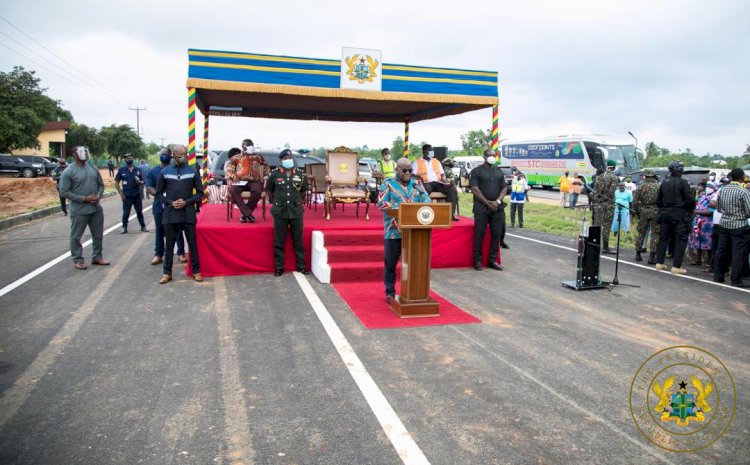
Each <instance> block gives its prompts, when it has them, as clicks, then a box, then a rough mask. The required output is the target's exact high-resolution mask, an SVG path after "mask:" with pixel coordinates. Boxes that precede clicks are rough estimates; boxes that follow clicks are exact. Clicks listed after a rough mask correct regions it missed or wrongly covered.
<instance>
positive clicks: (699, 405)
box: [652, 375, 713, 426]
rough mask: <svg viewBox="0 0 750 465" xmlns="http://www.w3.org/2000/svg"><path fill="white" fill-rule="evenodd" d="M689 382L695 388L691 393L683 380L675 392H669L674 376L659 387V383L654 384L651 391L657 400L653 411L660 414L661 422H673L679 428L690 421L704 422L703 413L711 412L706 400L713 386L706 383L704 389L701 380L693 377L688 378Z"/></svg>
mask: <svg viewBox="0 0 750 465" xmlns="http://www.w3.org/2000/svg"><path fill="white" fill-rule="evenodd" d="M690 380H691V381H692V384H693V386H692V387H693V388H695V390H694V391H693V392H690V391H688V385H687V383H686V382H685V380H682V382H681V383H679V384H678V386H679V388H678V389H677V390H674V391H670V388H671V387H672V385H673V384H674V381H675V377H674V376H670V377H669V378H667V379H666V380H665V381H664V384H663V385H661V386H660V385H659V383H655V384H654V387H653V388H652V390H653V391H654V394H656V395H657V397H658V398H659V403H658V404H656V407H654V410H655V411H657V412H659V413H661V421H672V420H674V421H675V422H676V423H677V425H679V426H687V425H688V424H690V420H694V421H699V422H703V421H705V416H704V415H703V412H710V411H711V406H710V405H709V404H708V401H707V398H708V396H709V395H710V394H711V392H713V386H712V385H711V383H706V387H705V388H704V387H703V383H702V382H701V380H700V379H698V377H697V376H694V375H691V376H690Z"/></svg>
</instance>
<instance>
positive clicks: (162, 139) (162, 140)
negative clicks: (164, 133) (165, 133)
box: [159, 137, 166, 147]
mask: <svg viewBox="0 0 750 465" xmlns="http://www.w3.org/2000/svg"><path fill="white" fill-rule="evenodd" d="M164 139H166V138H165V137H160V138H159V140H161V146H162V147H164Z"/></svg>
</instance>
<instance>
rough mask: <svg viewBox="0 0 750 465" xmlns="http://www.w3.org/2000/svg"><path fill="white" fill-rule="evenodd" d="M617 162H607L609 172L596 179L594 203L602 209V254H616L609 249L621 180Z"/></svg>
mask: <svg viewBox="0 0 750 465" xmlns="http://www.w3.org/2000/svg"><path fill="white" fill-rule="evenodd" d="M616 166H617V162H615V161H614V160H607V171H605V172H604V173H603V174H601V175H600V176H598V177H597V178H596V185H595V186H594V188H595V190H596V196H595V198H594V201H595V202H596V204H597V205H599V206H600V207H601V216H602V245H603V248H602V252H604V253H608V254H614V253H615V251H614V250H612V249H610V248H609V233H610V231H611V230H612V220H613V219H614V217H615V204H614V199H615V191H616V190H617V185H618V184H619V183H620V179H619V178H618V177H617V175H615V173H614V171H615V167H616Z"/></svg>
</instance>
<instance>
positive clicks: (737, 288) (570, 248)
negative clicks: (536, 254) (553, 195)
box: [506, 234, 750, 294]
mask: <svg viewBox="0 0 750 465" xmlns="http://www.w3.org/2000/svg"><path fill="white" fill-rule="evenodd" d="M506 235H507V236H511V237H516V238H518V239H523V240H526V241H531V242H536V243H538V244H545V245H549V246H550V247H557V248H558V249H563V250H570V251H572V252H576V253H577V252H578V250H577V249H574V248H572V247H566V246H564V245H558V244H553V243H551V242H545V241H541V240H539V239H532V238H530V237H524V236H519V235H516V234H506ZM601 258H603V259H605V260H609V261H611V262H613V261H615V259H614V258H613V257H607V256H606V255H602V256H601ZM620 265H630V266H635V267H638V268H642V269H644V270H649V271H656V272H659V273H665V274H668V275H670V276H674V277H676V278H682V279H690V280H693V281H697V282H699V283H703V284H711V285H713V286H719V287H723V288H726V289H731V290H733V291H740V292H746V293H748V294H750V289H748V288H742V287H734V286H730V285H728V284H724V283H715V282H713V281H707V280H705V279H700V278H696V277H694V276H688V275H686V274H674V275H673V274H672V273H670V272H668V271H666V272H665V271H658V270H657V269H656V268H652V267H650V266H646V265H641V264H639V263H632V262H629V261H627V260H620Z"/></svg>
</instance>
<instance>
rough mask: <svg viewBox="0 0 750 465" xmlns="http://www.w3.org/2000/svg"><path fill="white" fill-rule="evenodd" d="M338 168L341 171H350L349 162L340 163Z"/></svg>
mask: <svg viewBox="0 0 750 465" xmlns="http://www.w3.org/2000/svg"><path fill="white" fill-rule="evenodd" d="M338 170H339V173H348V172H349V163H339V166H338Z"/></svg>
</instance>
